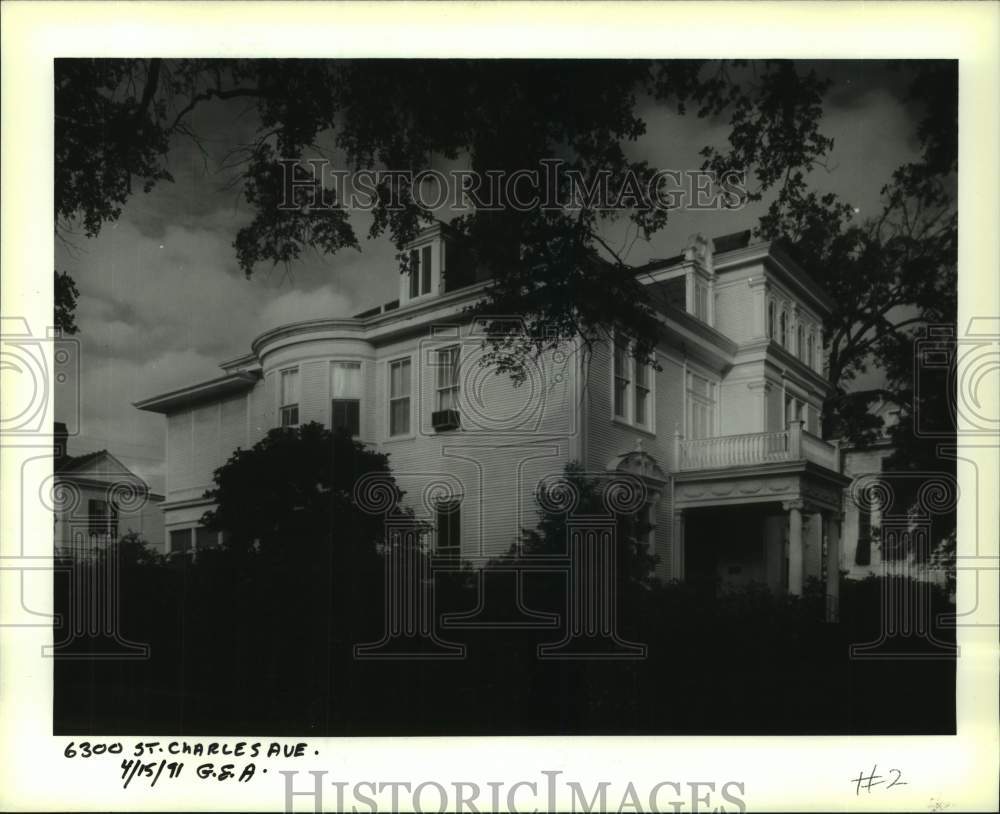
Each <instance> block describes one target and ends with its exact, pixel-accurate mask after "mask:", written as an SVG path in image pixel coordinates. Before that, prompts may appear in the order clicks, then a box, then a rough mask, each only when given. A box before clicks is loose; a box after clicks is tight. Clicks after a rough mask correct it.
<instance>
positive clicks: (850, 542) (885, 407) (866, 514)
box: [841, 399, 899, 579]
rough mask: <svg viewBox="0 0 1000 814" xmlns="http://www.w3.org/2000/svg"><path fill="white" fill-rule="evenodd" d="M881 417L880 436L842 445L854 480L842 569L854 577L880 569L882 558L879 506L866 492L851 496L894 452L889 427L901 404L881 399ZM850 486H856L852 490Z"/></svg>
mask: <svg viewBox="0 0 1000 814" xmlns="http://www.w3.org/2000/svg"><path fill="white" fill-rule="evenodd" d="M871 412H872V414H874V415H875V416H877V417H878V418H880V419H882V429H881V431H880V432H879V433H878V436H877V437H876V438H875V439H874V440H873V441H872V442H870V443H868V444H865V445H864V446H859V445H856V444H843V445H842V447H841V450H842V452H841V454H842V459H843V460H842V464H841V469H842V471H843V473H844V475H846V476H847V477H849V478H850V479H851V486H849V487H848V489H847V495H848V497H847V499H846V500H844V534H843V537H844V542H843V549H844V551H843V560H842V563H841V568H842V570H844V571H846V572H847V576H848V577H849V578H851V579H864V578H865V577H869V576H873V575H877V574H879V573H880V572H881V567H882V558H881V550H880V548H879V546H878V543H877V542H876V541H875V540H874V539H873V537H874V534H873V532H874V530H875V529H877V528H878V526H879V514H880V512H879V507H878V505H875V503H874V502H872V501H868V500H865V499H864V496H863V495H860V494H859V495H857V498H856V499H854V498H852V497H851V496H852V494H853V493H856V492H858V490H859V489H862V488H863V483H864V481H869V482H870V481H872V480H873V479H877V480H880V479H881V478H880V477H879V476H880V475H881V473H882V472H883V471H884V464H885V460H886V459H887V458H889V457H890V456H891V455H892V453H893V449H894V448H893V446H892V442H891V440H890V438H889V428H890V427H892V426H893V425H894V424H895V423H896V422H897V421H898V420H899V406H898V405H896V404H893V403H892V402H891V401H886V400H882V399H880V400H879V402H878V403H877V404H875V405H874V406H873V408H872V410H871ZM851 487H855V488H854V489H852V488H851Z"/></svg>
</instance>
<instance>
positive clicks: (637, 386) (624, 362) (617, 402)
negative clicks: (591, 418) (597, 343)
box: [611, 337, 653, 430]
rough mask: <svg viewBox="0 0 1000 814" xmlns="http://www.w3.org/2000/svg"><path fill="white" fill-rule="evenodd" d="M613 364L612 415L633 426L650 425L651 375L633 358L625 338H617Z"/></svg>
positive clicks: (642, 426)
mask: <svg viewBox="0 0 1000 814" xmlns="http://www.w3.org/2000/svg"><path fill="white" fill-rule="evenodd" d="M611 364H612V371H611V373H612V388H613V390H612V414H613V415H614V417H615V418H616V419H618V420H620V421H625V422H627V423H629V424H632V425H634V426H636V427H641V428H643V429H647V430H648V429H650V428H651V426H652V418H653V407H652V400H653V399H652V387H653V376H652V373H651V372H650V366H649V365H648V364H646V363H645V362H640V361H636V359H635V358H634V357H633V355H632V348H631V345H630V344H629V342H628V340H627V339H625V338H623V337H616V338H615V342H614V353H613V354H612V359H611Z"/></svg>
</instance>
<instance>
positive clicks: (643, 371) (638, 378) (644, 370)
mask: <svg viewBox="0 0 1000 814" xmlns="http://www.w3.org/2000/svg"><path fill="white" fill-rule="evenodd" d="M635 383H636V384H637V385H638V386H639V387H649V365H646V364H643V363H642V362H636V363H635Z"/></svg>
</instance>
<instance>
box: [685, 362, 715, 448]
mask: <svg viewBox="0 0 1000 814" xmlns="http://www.w3.org/2000/svg"><path fill="white" fill-rule="evenodd" d="M715 416H716V383H715V382H713V381H711V380H710V379H707V378H705V377H704V376H699V375H698V374H697V373H691V372H689V373H688V381H687V437H688V438H711V437H713V436H714V435H715Z"/></svg>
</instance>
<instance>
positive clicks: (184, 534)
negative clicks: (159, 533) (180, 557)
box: [170, 529, 192, 554]
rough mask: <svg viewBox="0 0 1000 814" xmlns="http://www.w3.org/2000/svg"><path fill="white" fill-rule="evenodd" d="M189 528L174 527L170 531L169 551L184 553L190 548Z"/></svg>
mask: <svg viewBox="0 0 1000 814" xmlns="http://www.w3.org/2000/svg"><path fill="white" fill-rule="evenodd" d="M191 531H192V530H191V529H175V530H173V531H171V532H170V553H171V554H186V553H187V552H189V551H190V550H191Z"/></svg>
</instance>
